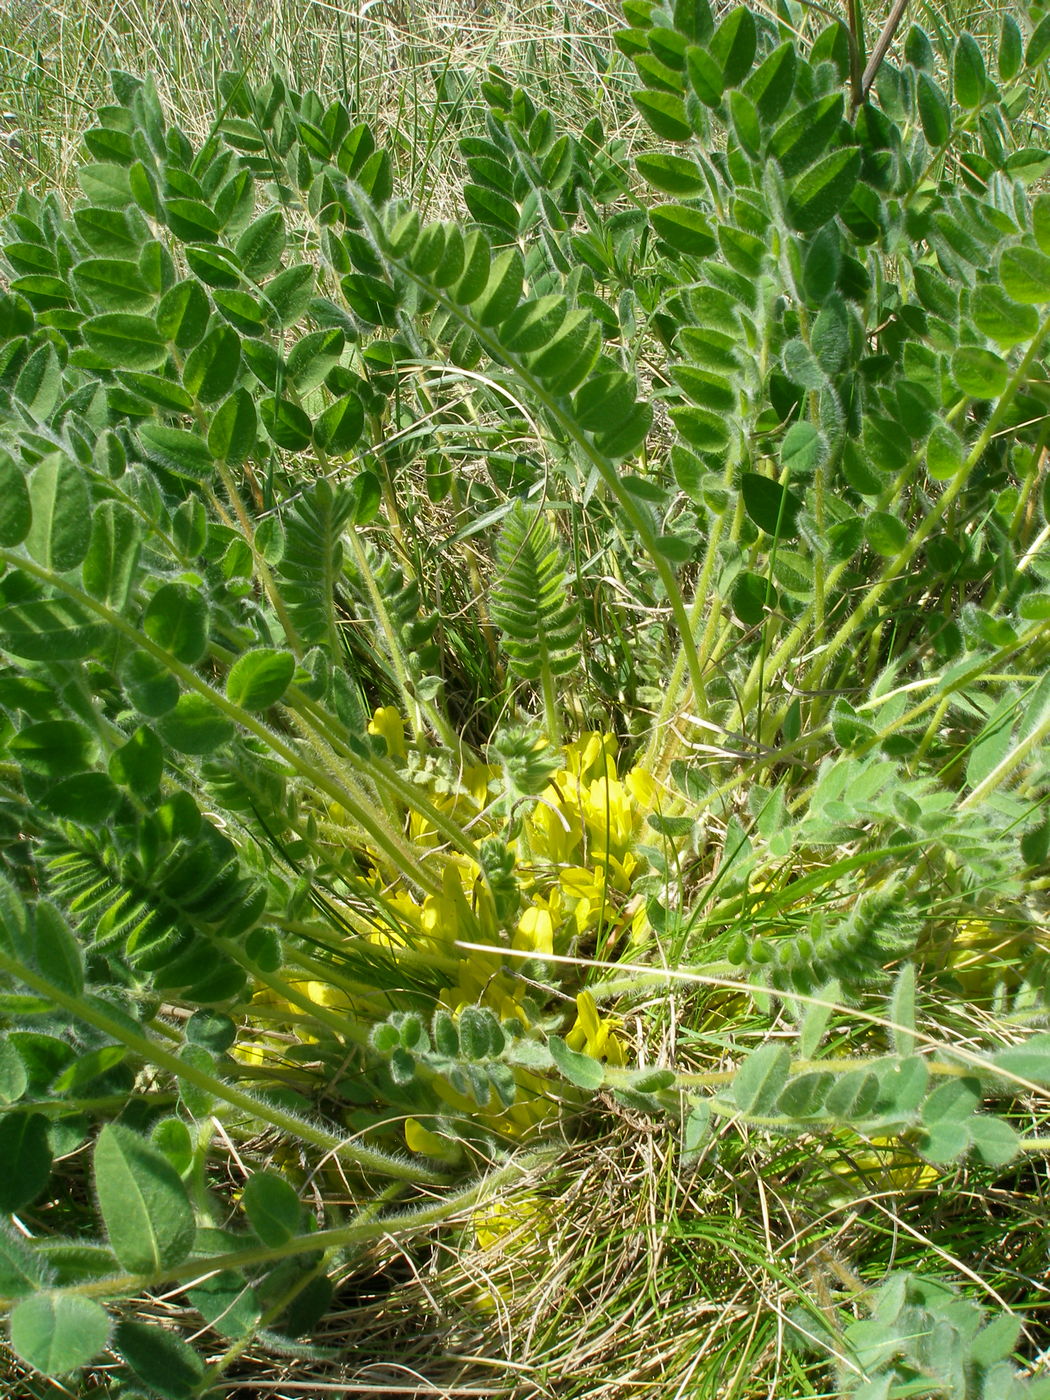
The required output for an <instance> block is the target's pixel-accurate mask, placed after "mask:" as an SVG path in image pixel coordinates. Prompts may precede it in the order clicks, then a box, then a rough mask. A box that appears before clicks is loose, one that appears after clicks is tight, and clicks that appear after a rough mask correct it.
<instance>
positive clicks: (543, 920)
mask: <svg viewBox="0 0 1050 1400" xmlns="http://www.w3.org/2000/svg"><path fill="white" fill-rule="evenodd" d="M369 731H370V732H371V733H372V734H376V735H381V736H382V738H383V740H384V742H385V744H386V749H387V753H388V755H389V756H390V757H391V758H392V759H393V760H394V761H395V762H402V761H404V760H405V758H406V757H407V747H406V743H405V726H404V722H403V721H402V718H401V716H400V715H399V714H398V712H397V711H396V710H394V709H392V708H389V707H388V708H384V709H378V710H376V711H375V714H374V715H373V717H372V721H371V723H370V724H369ZM563 752H564V762H563V766H562V767H560V768H559V769H558V770H557V771H555V772H553V773H552V775H551V777H550V781H549V783H548V785H547V787H546V789H545V790H544V791H543V792H542V793H541V794H540V795H539V796H538V797H537V798H535V799H533V800H532V803H531V806H530V807H529V809H528V810H527V811H526V812H525V813H524V814H522V815H521V822H520V827H519V834H518V836H517V838H516V839H515V840H513V841H512V842H510V844H509V850H510V852H511V854H512V856H513V859H514V871H513V874H514V878H515V880H516V882H517V884H518V888H519V890H520V895H521V903H520V909H519V911H518V912H517V914H516V915H515V916H514V918H513V919H512V920H511V922H510V924H509V926H502V927H501V925H500V922H499V920H498V918H497V915H496V910H495V905H494V901H493V898H492V895H491V894H490V892H489V889H488V886H487V884H486V882H485V879H484V876H483V872H482V870H481V867H480V866H479V865H478V864H477V863H476V862H475V861H473V860H471V859H469V858H467V857H458V858H457V857H450V858H447V859H446V863H445V866H444V871H443V875H442V887H441V892H440V893H432V894H427V895H425V896H423V897H417V896H416V895H415V894H413V893H412V892H411V891H410V890H408V889H407V888H405V886H404V885H403V884H400V883H399V882H398V880H397V878H396V875H395V878H394V879H393V880H385V879H384V878H383V873H382V867H381V863H380V861H379V858H378V856H377V855H375V853H373V877H372V879H373V883H374V886H375V890H376V896H377V900H380V899H381V900H382V903H383V906H384V908H385V910H386V911H387V916H388V917H387V920H386V921H385V924H384V928H383V930H382V931H379V932H375V933H373V934H372V935H370V937H371V938H372V939H373V941H375V942H376V943H379V944H382V945H383V946H385V947H387V948H388V949H389V950H390V951H391V952H392V953H393V955H394V956H395V957H396V956H397V951H398V949H399V948H401V947H404V948H411V949H413V950H415V951H417V952H421V953H423V954H431V955H434V957H435V961H439V965H441V966H447V967H449V968H452V969H454V975H453V976H450V978H449V981H448V984H447V985H446V986H445V987H444V988H443V989H442V991H441V993H440V996H439V1005H440V1006H442V1007H443V1008H444V1009H445V1010H447V1011H448V1012H449V1013H450V1015H451V1016H452V1018H453V1020H454V1021H455V1020H458V1018H459V1015H460V1013H461V1012H462V1010H463V1009H464V1008H465V1007H467V1006H482V1007H486V1008H488V1009H489V1010H490V1011H492V1012H493V1013H494V1014H495V1016H496V1017H497V1019H499V1020H500V1021H501V1022H508V1021H511V1020H514V1021H516V1022H517V1023H518V1024H519V1025H520V1026H521V1027H523V1028H524V1029H525V1030H528V1028H529V1024H530V1020H529V1014H528V1012H527V1010H526V1006H525V1005H524V1004H523V996H522V988H523V987H524V986H525V984H524V983H523V981H522V979H521V977H520V971H521V969H522V964H523V960H522V958H520V957H513V956H510V957H508V956H507V955H506V954H507V952H508V951H509V952H511V953H512V954H513V953H518V954H526V955H528V956H529V957H531V958H535V959H537V960H539V961H540V962H542V960H543V959H544V958H547V957H551V956H552V955H559V956H561V955H569V956H571V955H573V954H574V953H575V952H576V951H577V950H578V949H579V948H580V947H581V944H586V943H587V941H588V940H589V941H591V943H592V946H593V945H594V944H595V943H598V944H599V945H600V946H601V947H602V948H603V949H608V948H611V947H612V946H613V944H615V942H616V941H617V940H618V939H620V938H621V937H622V936H623V934H624V933H625V932H628V931H630V930H631V929H632V926H633V927H634V928H637V925H638V920H639V917H640V916H634V915H632V913H631V912H630V911H629V910H628V909H627V905H628V903H629V897H630V894H631V887H632V883H633V881H634V880H635V879H636V878H637V877H638V876H639V875H640V874H642V873H643V872H644V869H645V866H644V861H643V859H642V858H641V857H640V856H639V855H638V854H637V853H636V851H635V849H634V845H635V833H636V831H637V830H638V828H639V827H640V826H641V825H642V823H643V822H644V818H645V816H646V815H647V814H648V813H649V812H650V811H652V810H653V807H654V805H655V785H654V783H653V780H652V779H651V777H650V776H649V775H648V774H647V773H646V772H645V771H644V770H642V769H639V768H634V769H632V770H631V771H630V772H628V773H627V774H626V775H625V776H624V777H623V778H621V777H619V775H618V773H617V767H616V745H615V741H614V739H613V738H612V736H611V735H608V734H598V733H588V734H584V735H583V736H582V737H581V738H580V739H578V740H577V741H576V742H575V743H572V744H569V745H568V746H567V747H566V748H565V749H564V751H563ZM500 773H501V769H500V768H498V767H496V766H494V765H481V764H479V765H475V766H473V767H471V768H468V769H466V770H465V771H463V772H462V773H461V774H460V776H459V782H458V784H457V786H456V790H455V791H454V792H448V791H441V792H439V791H437V785H436V784H435V785H432V786H431V787H428V788H427V789H426V794H427V798H428V801H429V802H430V803H431V804H432V806H434V807H437V808H439V809H440V810H441V811H442V812H443V813H444V814H446V815H448V816H450V817H452V818H453V819H454V820H456V821H457V822H459V823H460V824H461V825H463V826H465V827H469V830H470V832H471V836H472V837H473V839H474V840H475V841H478V842H480V841H481V840H483V839H484V838H485V837H487V836H497V835H499V829H500V822H501V820H502V816H501V814H499V813H498V812H497V809H496V806H495V805H494V804H493V798H492V794H493V791H494V790H496V789H497V784H498V779H499V776H500ZM329 815H330V817H332V818H334V819H335V820H336V821H338V820H339V817H340V815H341V814H339V813H336V812H331V813H330V814H329ZM405 830H406V834H407V835H408V837H409V839H410V840H411V842H412V844H413V846H414V847H415V848H416V849H421V850H424V851H425V850H430V849H433V848H435V847H437V846H439V845H441V844H443V838H442V837H441V836H440V835H439V833H438V832H437V831H436V830H435V829H434V827H433V825H432V823H431V822H429V821H428V820H427V818H426V816H425V814H424V813H421V812H420V811H418V810H416V809H413V808H411V807H409V808H408V809H407V810H406V812H405ZM395 930H396V931H395ZM463 943H474V944H477V943H484V944H485V945H486V948H485V950H479V949H477V948H464V947H461V946H460V945H461V944H463ZM290 985H292V986H293V987H294V989H295V991H296V992H297V993H299V994H300V995H301V996H305V997H307V998H308V999H309V1000H310V1001H311V1002H312V1003H314V1004H315V1005H317V1006H323V1007H328V1008H333V1009H338V1010H346V1011H348V1012H351V1013H353V1014H355V1015H358V1016H361V1017H367V1016H368V1015H369V1014H370V1013H369V1011H368V1010H367V1009H366V1008H365V1007H363V1006H357V1005H356V1003H355V1001H354V998H353V997H352V996H351V995H349V994H348V993H347V992H344V991H343V990H342V989H341V988H339V987H336V986H330V985H328V984H327V983H325V982H321V981H316V980H300V981H293V982H292V983H291V984H290ZM256 1001H257V1002H258V1003H259V1004H263V1003H270V1004H276V1005H286V1003H282V1002H281V999H280V998H279V997H278V996H276V995H275V994H274V993H273V992H270V991H266V990H264V991H263V992H261V993H260V994H259V996H258V997H257V998H256ZM371 1014H374V1009H373V1011H372V1013H371ZM617 1024H618V1023H617V1022H616V1021H615V1020H613V1019H612V1018H606V1017H602V1016H601V1015H600V1014H599V1012H598V1008H597V1005H596V1004H595V1001H594V998H593V997H592V996H591V995H590V993H589V992H586V991H582V992H580V993H579V995H578V996H577V997H576V1020H575V1023H574V1024H573V1026H572V1027H571V1029H570V1030H569V1031H568V1033H567V1035H566V1041H567V1043H568V1044H569V1046H570V1047H572V1048H573V1049H575V1050H580V1051H584V1052H585V1053H586V1054H589V1055H593V1056H594V1057H595V1058H597V1059H601V1060H605V1061H606V1062H608V1063H610V1064H614V1065H623V1064H624V1063H625V1062H626V1061H625V1054H624V1047H623V1042H622V1040H621V1038H620V1035H619V1033H618V1030H617ZM275 1048H276V1047H275V1046H273V1045H271V1046H269V1047H268V1045H267V1037H266V1034H265V1031H263V1032H262V1034H261V1035H257V1039H256V1043H255V1044H248V1045H243V1043H242V1048H241V1049H240V1050H239V1051H238V1053H239V1054H240V1055H241V1057H242V1058H243V1059H245V1060H248V1061H251V1062H253V1063H257V1064H262V1063H265V1061H266V1059H267V1058H269V1055H270V1054H271V1053H272V1051H273V1049H275ZM513 1073H514V1080H515V1084H516V1088H517V1094H516V1098H515V1102H514V1103H513V1104H511V1105H510V1106H509V1107H507V1106H506V1105H505V1104H504V1103H503V1102H502V1101H501V1100H500V1099H499V1098H498V1096H497V1095H496V1093H495V1091H493V1093H492V1096H491V1098H490V1101H489V1103H488V1104H487V1105H485V1106H484V1107H482V1108H481V1109H480V1110H479V1108H478V1105H477V1104H476V1102H475V1101H474V1099H473V1098H471V1097H470V1096H468V1095H466V1094H461V1093H457V1092H456V1090H455V1089H454V1088H453V1087H452V1086H451V1085H449V1084H448V1083H447V1082H446V1081H445V1080H443V1079H441V1078H437V1077H435V1079H434V1080H433V1081H432V1084H433V1089H434V1091H435V1093H436V1094H437V1096H438V1097H439V1099H440V1100H441V1104H442V1109H443V1112H445V1113H448V1114H449V1115H451V1116H452V1117H466V1118H470V1119H472V1120H474V1121H477V1122H480V1123H482V1124H484V1125H485V1126H487V1127H489V1128H490V1129H493V1130H495V1131H498V1132H500V1133H503V1134H508V1135H510V1136H512V1137H517V1138H521V1137H523V1136H525V1135H527V1134H529V1133H531V1132H533V1131H534V1130H535V1129H536V1128H537V1127H539V1126H540V1125H542V1124H544V1123H547V1122H549V1121H550V1120H551V1119H552V1118H553V1117H555V1116H556V1114H557V1112H558V1105H557V1102H556V1100H555V1099H554V1098H552V1095H551V1085H550V1083H549V1082H547V1081H546V1080H545V1079H544V1078H543V1077H542V1076H541V1075H540V1074H537V1073H535V1072H533V1071H530V1070H527V1069H525V1068H522V1067H520V1066H518V1067H515V1068H514V1071H513ZM428 1121H429V1123H430V1124H431V1126H428V1124H427V1123H425V1122H421V1121H420V1120H419V1119H416V1118H409V1119H408V1120H407V1122H406V1125H405V1140H406V1143H407V1145H408V1147H409V1148H410V1149H411V1150H413V1151H416V1152H420V1153H424V1154H426V1155H427V1156H431V1157H435V1158H438V1159H443V1160H447V1161H450V1162H451V1161H454V1160H458V1158H459V1155H460V1149H459V1147H458V1145H457V1143H456V1141H455V1139H454V1137H452V1136H448V1135H446V1134H444V1133H443V1132H442V1131H440V1122H439V1119H438V1118H437V1117H435V1118H434V1119H431V1120H428Z"/></svg>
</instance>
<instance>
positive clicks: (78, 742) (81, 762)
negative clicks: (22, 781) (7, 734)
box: [9, 719, 94, 778]
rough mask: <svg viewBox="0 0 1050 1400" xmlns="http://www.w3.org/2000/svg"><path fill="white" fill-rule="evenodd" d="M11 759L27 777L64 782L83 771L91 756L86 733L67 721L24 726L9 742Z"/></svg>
mask: <svg viewBox="0 0 1050 1400" xmlns="http://www.w3.org/2000/svg"><path fill="white" fill-rule="evenodd" d="M9 749H10V752H11V754H12V755H13V757H14V758H15V759H16V760H17V762H18V763H20V764H21V766H22V767H23V768H25V769H26V770H28V771H29V772H30V773H39V774H40V775H41V776H42V777H46V778H64V777H68V776H69V775H70V774H71V773H79V772H80V771H81V770H82V769H83V768H85V767H87V766H88V765H89V764H90V763H91V761H92V756H93V752H94V744H93V741H92V738H91V734H90V732H89V731H88V730H87V729H85V728H84V726H83V725H81V724H77V723H75V722H74V721H73V720H69V719H45V720H40V721H39V722H38V723H36V724H29V725H26V726H25V727H24V728H22V729H20V730H19V732H18V733H17V734H16V735H15V736H14V737H13V738H12V739H11V740H10V743H9Z"/></svg>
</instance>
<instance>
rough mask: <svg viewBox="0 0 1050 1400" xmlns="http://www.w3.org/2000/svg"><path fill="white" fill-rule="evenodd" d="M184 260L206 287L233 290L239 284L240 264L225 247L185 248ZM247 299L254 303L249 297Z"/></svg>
mask: <svg viewBox="0 0 1050 1400" xmlns="http://www.w3.org/2000/svg"><path fill="white" fill-rule="evenodd" d="M186 261H187V263H188V264H189V268H190V271H191V272H193V273H195V274H196V275H197V276H198V277H199V278H200V280H201V281H202V282H203V283H204V284H205V285H206V286H208V287H214V288H216V289H217V290H218V289H220V288H223V289H225V290H227V291H235V290H236V289H237V288H238V287H239V286H240V285H241V268H240V264H239V263H238V261H237V259H236V258H235V257H234V255H233V254H232V253H231V252H230V251H229V249H227V248H192V247H191V248H187V249H186ZM248 301H249V303H250V304H251V305H252V306H254V305H255V302H254V300H253V299H252V298H251V297H248ZM260 320H261V313H260Z"/></svg>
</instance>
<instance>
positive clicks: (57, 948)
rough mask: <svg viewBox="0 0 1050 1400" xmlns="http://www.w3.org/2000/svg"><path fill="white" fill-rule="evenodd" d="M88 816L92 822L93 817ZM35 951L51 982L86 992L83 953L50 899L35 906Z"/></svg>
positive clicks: (71, 990)
mask: <svg viewBox="0 0 1050 1400" xmlns="http://www.w3.org/2000/svg"><path fill="white" fill-rule="evenodd" d="M91 776H96V775H94V774H92V775H91ZM97 776H102V775H101V774H99V775H97ZM85 815H86V816H87V818H88V819H89V820H90V816H91V814H90V813H87V814H85ZM95 815H97V813H96V814H95ZM33 952H34V955H35V957H36V965H37V967H38V968H39V970H40V972H41V973H42V974H43V976H44V977H46V978H47V980H48V981H49V982H52V983H54V985H55V986H56V987H58V989H59V990H60V991H63V992H68V993H69V995H70V996H74V997H79V996H80V995H81V994H82V993H83V991H84V954H83V952H82V951H81V947H80V944H79V943H78V942H77V940H76V938H74V936H73V931H72V929H71V928H70V927H69V925H68V924H67V923H66V921H65V919H64V918H63V916H62V914H61V913H60V911H59V910H58V909H56V908H55V906H54V905H53V904H52V903H51V902H50V900H40V901H39V902H38V904H37V906H36V914H35V920H34V925H33Z"/></svg>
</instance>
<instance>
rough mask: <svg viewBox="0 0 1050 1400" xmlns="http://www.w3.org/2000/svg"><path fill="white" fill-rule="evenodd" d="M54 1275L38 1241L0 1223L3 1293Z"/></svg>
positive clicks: (19, 1293)
mask: <svg viewBox="0 0 1050 1400" xmlns="http://www.w3.org/2000/svg"><path fill="white" fill-rule="evenodd" d="M13 1053H14V1051H13V1050H12V1054H13ZM54 1277H55V1271H54V1269H53V1268H52V1267H51V1266H50V1265H49V1263H48V1261H47V1260H46V1259H45V1258H44V1255H43V1253H42V1252H41V1251H40V1250H39V1249H38V1248H36V1247H35V1242H34V1245H33V1246H30V1245H29V1244H27V1243H26V1241H25V1240H24V1239H23V1237H22V1236H21V1235H20V1234H16V1232H15V1230H14V1228H13V1227H11V1226H9V1225H7V1224H6V1223H4V1224H0V1294H2V1295H3V1296H4V1297H5V1298H23V1297H25V1295H26V1294H27V1293H35V1292H36V1291H37V1290H38V1289H39V1288H43V1287H46V1286H47V1284H49V1283H52V1282H53V1281H54Z"/></svg>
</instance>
